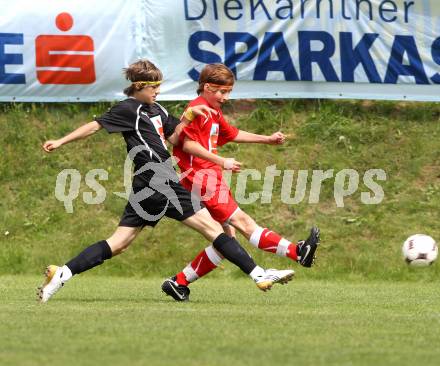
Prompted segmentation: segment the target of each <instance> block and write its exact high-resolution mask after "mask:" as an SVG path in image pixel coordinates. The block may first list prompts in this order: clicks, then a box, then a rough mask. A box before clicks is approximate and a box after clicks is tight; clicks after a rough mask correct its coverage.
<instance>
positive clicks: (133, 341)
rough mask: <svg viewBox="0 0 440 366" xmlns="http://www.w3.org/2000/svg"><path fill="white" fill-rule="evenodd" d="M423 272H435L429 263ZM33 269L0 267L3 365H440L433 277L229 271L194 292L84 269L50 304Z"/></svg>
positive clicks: (0, 357)
mask: <svg viewBox="0 0 440 366" xmlns="http://www.w3.org/2000/svg"><path fill="white" fill-rule="evenodd" d="M422 271H429V269H427V270H426V269H425V270H422ZM40 280H41V278H38V277H35V276H22V275H16V276H2V277H0V295H1V296H0V297H1V299H2V301H1V303H0V364H2V365H21V366H26V365H43V364H48V363H49V362H50V363H52V364H54V363H55V362H56V363H57V364H61V365H63V366H68V365H96V364H103V365H106V366H110V365H222V366H223V365H256V364H258V365H269V364H270V365H287V364H290V365H326V366H329V365H338V366H341V365H373V364H374V365H387V366H389V365H399V366H404V365H416V364H418V365H437V364H438V360H439V359H440V349H439V348H438V347H436V344H438V342H439V341H440V327H439V323H440V303H439V302H438V284H436V283H435V282H430V283H424V282H423V283H422V282H405V281H399V282H392V281H388V282H384V281H367V282H363V283H362V282H359V281H325V280H305V279H304V278H297V279H295V280H294V281H293V282H291V283H290V284H289V285H288V286H277V287H274V288H273V290H272V291H271V292H269V293H262V292H259V291H258V290H257V289H256V287H255V286H254V285H253V284H252V283H251V281H250V280H247V279H245V278H238V279H237V278H235V279H231V278H230V276H226V275H223V276H220V277H219V278H215V279H204V280H201V281H199V282H198V283H195V284H194V285H193V286H192V294H191V302H189V303H176V302H174V301H173V300H172V299H171V298H169V297H168V298H167V297H165V295H164V294H163V293H161V291H160V284H161V279H159V278H148V279H139V278H121V277H107V276H93V275H92V276H91V275H81V276H80V277H78V278H75V279H73V280H72V281H71V282H69V283H68V284H67V285H66V287H65V288H63V289H62V290H61V291H60V293H58V294H57V295H56V297H54V298H53V299H52V300H51V301H50V302H48V303H47V304H44V305H40V304H36V303H35V302H34V298H33V295H34V292H35V291H34V287H35V286H36V285H37V284H38V283H39V281H40Z"/></svg>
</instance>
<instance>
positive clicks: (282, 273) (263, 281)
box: [255, 269, 295, 291]
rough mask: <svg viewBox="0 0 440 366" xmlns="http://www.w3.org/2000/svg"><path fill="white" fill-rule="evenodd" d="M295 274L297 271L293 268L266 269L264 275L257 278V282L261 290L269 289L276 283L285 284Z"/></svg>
mask: <svg viewBox="0 0 440 366" xmlns="http://www.w3.org/2000/svg"><path fill="white" fill-rule="evenodd" d="M294 275H295V272H294V271H293V270H291V269H284V270H277V269H266V271H265V272H264V275H263V276H261V277H258V278H256V279H255V284H256V285H257V287H258V288H259V289H260V290H261V291H267V290H270V289H271V288H272V286H273V284H274V283H281V284H282V285H284V284H285V283H287V282H289V281H290V280H291V279H292V278H293V276H294Z"/></svg>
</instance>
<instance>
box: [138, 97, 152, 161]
mask: <svg viewBox="0 0 440 366" xmlns="http://www.w3.org/2000/svg"><path fill="white" fill-rule="evenodd" d="M141 108H142V104H141V105H139V107H138V108H137V110H136V114H137V117H136V127H135V129H136V133H137V135H138V136H139V138H140V139H141V141H142V142H143V143H144V145H145V147H146V148H147V150H148V151H149V152H150V159H153V150H151V149H150V146H148V144H147V142H146V141H145V140H144V139H143V138H142V135H141V132H140V131H139V119H140V118H141V115H140V114H139V111H140V109H141Z"/></svg>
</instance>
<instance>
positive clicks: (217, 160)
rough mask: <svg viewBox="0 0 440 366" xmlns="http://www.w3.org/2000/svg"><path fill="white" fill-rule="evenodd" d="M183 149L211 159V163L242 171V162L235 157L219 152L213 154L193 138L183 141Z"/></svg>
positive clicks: (208, 159) (204, 158) (186, 138)
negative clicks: (219, 154)
mask: <svg viewBox="0 0 440 366" xmlns="http://www.w3.org/2000/svg"><path fill="white" fill-rule="evenodd" d="M183 151H184V152H186V153H187V154H191V155H193V156H196V157H198V158H200V159H203V160H207V161H210V162H211V163H214V164H216V165H219V166H221V167H222V168H225V169H227V170H232V171H233V172H239V171H240V167H241V163H240V162H238V161H236V160H235V159H234V158H223V157H221V156H218V155H217V154H213V153H212V152H210V151H208V150H206V149H205V148H204V147H203V146H202V145H200V144H199V143H198V142H197V141H194V140H191V139H189V138H188V137H185V140H184V141H183Z"/></svg>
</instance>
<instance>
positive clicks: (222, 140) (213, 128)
mask: <svg viewBox="0 0 440 366" xmlns="http://www.w3.org/2000/svg"><path fill="white" fill-rule="evenodd" d="M201 104H203V105H206V106H208V107H210V108H212V107H211V106H210V105H209V104H208V102H207V101H206V100H205V99H204V98H203V97H201V96H199V97H198V98H196V99H194V100H193V101H191V102H190V103H189V105H188V106H189V107H192V106H195V105H201ZM216 111H217V115H212V116H211V118H207V119H205V118H203V117H201V116H197V117H196V118H195V119H194V120H193V121H192V122H191V123H190V124H189V125H188V126H186V127H185V128H184V129H183V132H182V134H181V141H182V143H181V144H179V145H178V146H175V147H174V150H173V155H174V156H176V157H177V158H179V162H178V165H179V168H180V170H181V171H182V172H185V171H187V170H188V169H190V168H192V169H193V173H192V174H191V175H193V174H194V172H196V171H198V170H201V169H216V170H220V171H221V170H222V167H220V166H218V165H217V164H214V163H212V162H210V161H207V160H204V159H200V158H198V157H195V156H192V155H190V154H188V153H186V152H184V151H183V150H182V147H183V146H182V144H183V140H184V138H185V137H186V136H187V137H188V138H189V139H191V140H194V141H197V142H198V143H199V144H200V145H202V146H203V147H204V148H205V149H206V150H208V151H210V152H212V153H214V154H217V146H222V145H224V144H226V143H227V142H229V141H232V140H234V139H235V137H236V136H237V134H238V128H236V127H234V126H231V125H230V124H229V123H228V122H226V120H225V119H224V117H223V113H222V111H221V110H219V109H216Z"/></svg>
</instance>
